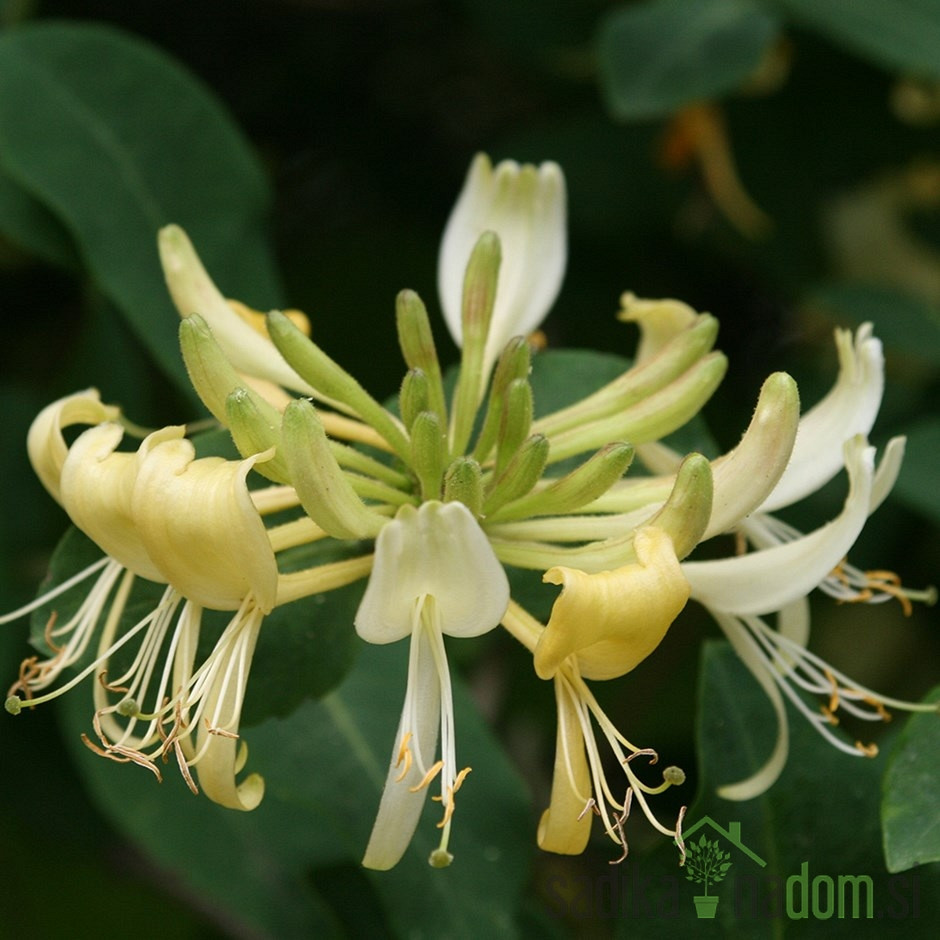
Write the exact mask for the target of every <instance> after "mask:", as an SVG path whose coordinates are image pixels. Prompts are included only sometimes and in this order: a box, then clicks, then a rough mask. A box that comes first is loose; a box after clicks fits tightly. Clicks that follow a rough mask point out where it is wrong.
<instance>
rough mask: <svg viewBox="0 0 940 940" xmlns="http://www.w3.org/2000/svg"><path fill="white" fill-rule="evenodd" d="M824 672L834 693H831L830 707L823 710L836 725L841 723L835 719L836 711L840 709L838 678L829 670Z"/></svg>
mask: <svg viewBox="0 0 940 940" xmlns="http://www.w3.org/2000/svg"><path fill="white" fill-rule="evenodd" d="M823 672H824V673H825V675H826V678H827V679H828V680H829V685H830V686H832V691H831V692H830V693H829V707H828V708H824V709H823V714H825V715H827V716H828V717H829V721H830V723H831V724H834V725H836V724H838V723H839V722H838V719H836V717H835V711H836V709H837V708H838V707H839V683H838V682H836V677H835V676H834V675H833V674H832V673H831V672H830V671H829V670H828V669H823Z"/></svg>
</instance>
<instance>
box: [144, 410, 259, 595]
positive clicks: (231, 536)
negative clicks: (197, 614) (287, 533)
mask: <svg viewBox="0 0 940 940" xmlns="http://www.w3.org/2000/svg"><path fill="white" fill-rule="evenodd" d="M182 434H183V429H182V428H166V429H164V430H163V431H159V432H156V433H155V434H151V435H150V437H148V438H147V440H146V441H144V443H143V444H142V445H141V450H140V453H141V465H140V469H139V471H138V476H137V483H136V485H135V487H134V494H133V502H132V506H133V513H134V521H135V523H136V524H137V526H138V529H139V531H140V535H141V539H142V540H143V542H144V545H145V546H146V548H147V552H148V554H149V555H150V557H151V558H152V559H153V561H154V563H155V564H156V565H157V567H158V568H159V569H160V570H161V571H162V572H163V574H164V576H165V577H166V580H168V581H169V582H170V584H172V585H173V587H175V588H176V589H177V590H178V591H179V592H180V593H181V594H182V595H183V596H184V597H187V598H189V599H190V600H192V601H195V602H196V603H198V604H201V605H202V606H203V607H208V608H211V609H214V610H237V609H238V608H239V607H240V606H241V603H242V601H243V600H244V599H245V598H246V597H248V596H249V595H250V596H251V597H253V598H254V600H255V602H256V604H257V605H258V607H259V608H260V609H261V610H262V611H264V612H265V613H267V612H269V611H270V610H271V609H272V608H273V607H274V604H275V601H276V597H277V563H276V561H275V558H274V551H273V549H272V548H271V542H270V541H269V539H268V535H267V532H266V530H265V528H264V523H263V522H262V520H261V516H260V515H258V511H257V509H255V506H254V503H252V501H251V497H250V495H249V493H248V487H247V484H246V482H245V481H246V477H247V476H248V472H249V471H250V470H251V468H252V466H253V465H254V464H255V463H256V462H257V461H258V460H263V459H265V457H266V456H267V454H259V455H257V456H254V457H249V458H248V459H246V460H241V461H234V460H223V459H222V458H221V457H203V458H201V459H199V460H196V459H195V449H194V448H193V445H192V444H191V443H190V442H189V441H187V440H185V439H184V438H183V437H182Z"/></svg>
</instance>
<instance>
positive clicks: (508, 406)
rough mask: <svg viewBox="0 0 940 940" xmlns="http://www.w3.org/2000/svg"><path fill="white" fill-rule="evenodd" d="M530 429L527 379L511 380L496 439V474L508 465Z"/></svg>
mask: <svg viewBox="0 0 940 940" xmlns="http://www.w3.org/2000/svg"><path fill="white" fill-rule="evenodd" d="M531 427H532V386H531V385H530V384H529V380H528V379H513V380H512V381H511V382H510V383H509V388H508V389H506V403H505V406H504V408H503V413H502V415H501V416H500V422H499V434H498V435H497V439H496V473H497V474H500V473H502V472H503V470H505V469H506V467H507V466H508V465H509V461H510V460H511V459H512V456H513V454H515V452H516V450H517V449H518V448H519V445H520V444H521V443H522V442H523V441H524V440H525V439H526V438H527V437H528V436H529V429H530V428H531Z"/></svg>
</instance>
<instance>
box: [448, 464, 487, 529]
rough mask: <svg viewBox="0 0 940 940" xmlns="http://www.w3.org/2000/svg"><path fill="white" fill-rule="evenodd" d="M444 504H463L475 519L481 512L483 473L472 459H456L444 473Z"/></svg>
mask: <svg viewBox="0 0 940 940" xmlns="http://www.w3.org/2000/svg"><path fill="white" fill-rule="evenodd" d="M444 502H445V503H453V502H460V503H463V504H464V506H466V507H467V509H469V510H470V512H472V513H473V515H474V516H475V517H477V518H479V517H480V513H481V512H482V511H483V471H482V469H481V468H480V465H479V464H478V463H477V462H476V461H475V460H474V459H473V458H472V457H457V458H456V459H455V460H453V461H452V462H451V464H450V466H449V467H448V468H447V470H446V472H445V473H444Z"/></svg>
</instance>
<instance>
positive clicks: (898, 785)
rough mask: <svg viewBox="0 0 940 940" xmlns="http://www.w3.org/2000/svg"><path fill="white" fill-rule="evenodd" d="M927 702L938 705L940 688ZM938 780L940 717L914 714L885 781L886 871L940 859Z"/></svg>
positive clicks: (896, 748)
mask: <svg viewBox="0 0 940 940" xmlns="http://www.w3.org/2000/svg"><path fill="white" fill-rule="evenodd" d="M925 701H927V702H937V703H940V688H936V689H934V690H933V691H932V692H931V693H930V694H929V695H928V696H927V698H926V699H925ZM938 708H940V705H938ZM938 780H940V716H938V715H937V714H936V713H931V712H928V713H925V714H919V715H914V716H913V717H912V718H911V719H910V720H909V721H908V723H907V726H906V727H905V729H904V731H903V733H902V734H901V737H900V739H899V740H898V742H897V745H896V746H895V748H894V750H893V751H892V752H891V756H890V763H889V765H888V770H887V773H886V774H885V779H884V801H883V802H882V804H881V820H882V825H883V827H884V844H885V857H886V858H887V861H888V869H889V871H893V872H899V871H905V870H906V869H908V868H912V867H913V866H915V865H921V864H923V863H924V862H936V861H940V790H938V788H937V781H938Z"/></svg>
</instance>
